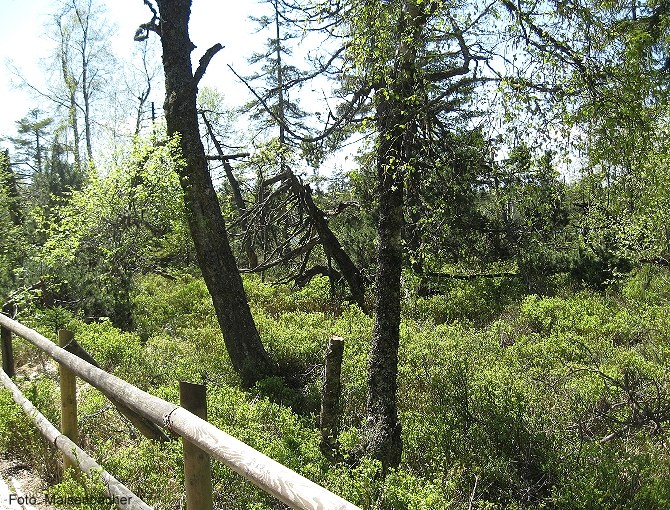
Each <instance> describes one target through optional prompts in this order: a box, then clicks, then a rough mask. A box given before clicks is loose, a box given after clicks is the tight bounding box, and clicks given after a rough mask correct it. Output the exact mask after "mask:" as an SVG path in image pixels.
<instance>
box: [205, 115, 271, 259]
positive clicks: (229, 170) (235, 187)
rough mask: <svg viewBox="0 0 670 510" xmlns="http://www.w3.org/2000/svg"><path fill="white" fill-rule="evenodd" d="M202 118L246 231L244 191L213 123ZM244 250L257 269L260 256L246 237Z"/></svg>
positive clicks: (243, 241) (243, 242)
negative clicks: (226, 156)
mask: <svg viewBox="0 0 670 510" xmlns="http://www.w3.org/2000/svg"><path fill="white" fill-rule="evenodd" d="M200 116H201V117H202V120H203V122H204V123H205V127H206V128H207V133H208V134H209V137H210V138H211V139H212V142H213V143H214V146H215V147H216V152H217V153H218V154H219V157H220V158H221V162H222V164H223V169H224V171H225V172H226V178H227V179H228V184H230V190H231V192H232V194H233V203H234V204H235V208H236V209H237V214H238V215H239V217H240V222H241V225H242V230H243V231H244V230H246V228H247V223H248V222H247V218H246V214H247V204H246V203H245V202H244V197H243V196H242V189H241V188H240V183H239V182H238V180H237V179H236V178H235V174H234V173H233V167H232V165H231V164H230V162H229V161H228V160H227V159H225V157H224V156H225V154H224V152H223V147H221V143H219V140H218V138H216V133H214V128H213V127H212V123H211V122H210V121H209V119H208V118H207V116H206V115H205V113H204V112H201V114H200ZM242 248H243V249H244V252H245V253H246V255H247V262H248V263H249V269H254V268H255V267H257V266H258V255H257V254H256V251H255V250H254V247H253V244H252V242H251V239H250V238H249V237H248V236H246V235H245V236H244V238H243V239H242Z"/></svg>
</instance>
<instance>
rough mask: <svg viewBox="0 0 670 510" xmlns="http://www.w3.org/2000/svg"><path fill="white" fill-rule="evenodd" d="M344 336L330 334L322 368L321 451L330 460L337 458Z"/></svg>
mask: <svg viewBox="0 0 670 510" xmlns="http://www.w3.org/2000/svg"><path fill="white" fill-rule="evenodd" d="M343 353H344V338H342V337H339V336H335V335H331V337H330V340H329V342H328V350H327V351H326V362H325V366H324V369H323V386H322V387H321V414H320V417H319V424H320V427H319V428H320V429H321V443H320V445H319V446H320V449H321V453H323V454H324V456H325V457H326V458H328V459H329V460H331V461H334V460H339V457H340V455H339V451H338V447H337V435H338V423H339V419H340V394H341V393H342V382H341V379H340V375H341V372H342V355H343Z"/></svg>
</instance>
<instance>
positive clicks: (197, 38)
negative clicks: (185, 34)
mask: <svg viewBox="0 0 670 510" xmlns="http://www.w3.org/2000/svg"><path fill="white" fill-rule="evenodd" d="M99 3H100V4H104V5H105V7H106V14H105V18H107V19H108V20H109V22H110V24H112V25H114V26H115V28H116V29H115V30H114V34H115V35H114V37H113V40H112V45H113V50H114V53H115V54H116V55H117V57H119V58H121V59H128V58H130V56H131V54H132V51H133V47H134V45H136V44H137V43H135V42H134V41H133V35H134V34H135V31H136V29H137V27H138V25H139V24H140V23H144V22H147V21H149V19H150V17H151V15H150V12H149V10H148V9H147V7H146V6H145V5H144V4H143V1H142V0H99ZM57 4H58V2H54V1H53V0H0V65H2V70H3V72H2V73H0V100H1V102H2V116H1V117H0V137H3V136H7V135H13V134H14V132H15V122H16V121H18V120H19V119H21V118H22V117H24V116H25V115H26V114H27V113H28V111H29V110H31V109H32V108H35V107H37V106H39V104H37V103H36V101H35V100H34V98H32V97H31V94H30V93H29V92H28V91H26V90H24V89H18V88H17V87H16V85H17V83H18V82H19V80H18V79H17V77H15V76H13V75H12V72H11V71H10V68H9V67H8V66H7V62H8V61H11V63H12V65H13V66H14V67H16V68H18V69H19V70H20V72H21V73H22V74H23V76H25V78H26V79H27V80H28V81H29V82H30V83H31V84H32V85H34V86H35V87H37V88H44V79H45V78H44V77H45V72H44V69H43V67H41V64H40V62H41V61H42V62H44V63H46V61H47V60H48V59H49V58H50V56H51V54H52V52H53V48H54V45H55V42H53V41H51V40H49V38H48V37H47V36H46V28H45V27H46V25H47V24H48V23H49V22H50V16H51V15H52V14H53V13H55V12H56V10H57ZM258 11H259V5H258V4H257V3H256V2H253V1H252V2H249V1H244V2H221V1H218V0H194V2H193V9H192V15H191V26H190V33H191V39H192V40H193V42H194V44H195V45H196V46H197V48H196V50H195V51H194V52H193V61H194V64H195V65H196V66H197V62H198V60H199V58H200V57H201V56H202V54H203V53H204V52H205V51H206V50H207V48H209V47H210V46H212V45H214V44H215V43H217V42H220V43H221V44H223V45H224V46H225V48H224V50H223V51H221V52H220V53H219V54H218V55H217V56H216V57H215V58H214V60H213V61H212V63H211V64H210V67H209V68H208V71H207V74H206V76H205V78H204V79H203V81H202V82H201V84H202V86H205V85H208V86H212V87H215V88H217V89H218V90H220V91H221V92H223V93H224V94H225V96H226V99H227V102H228V104H229V105H231V106H233V105H234V106H237V105H240V104H242V103H243V102H244V101H245V100H247V98H248V91H247V89H246V87H245V86H244V85H243V84H241V83H239V81H238V80H237V79H236V78H235V77H234V76H233V75H232V73H231V72H230V71H229V70H228V68H227V66H226V64H230V65H232V66H233V67H235V68H236V69H244V68H245V67H246V59H247V57H248V56H249V55H250V54H251V52H252V49H253V48H260V47H262V44H263V42H264V40H265V37H266V36H265V35H261V34H255V33H254V32H255V31H256V28H255V26H254V24H253V23H252V22H250V21H249V20H248V17H249V16H250V15H252V14H256V15H258V14H259V12H258ZM152 36H153V37H152V43H154V44H156V45H159V44H160V43H159V41H158V37H156V36H155V34H152ZM152 100H154V101H155V102H156V103H157V105H158V106H160V105H162V102H163V98H162V97H153V98H152Z"/></svg>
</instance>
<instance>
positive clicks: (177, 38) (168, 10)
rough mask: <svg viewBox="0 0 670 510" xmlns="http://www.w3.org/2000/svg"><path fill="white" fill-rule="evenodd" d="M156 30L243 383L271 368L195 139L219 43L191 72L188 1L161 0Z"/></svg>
mask: <svg viewBox="0 0 670 510" xmlns="http://www.w3.org/2000/svg"><path fill="white" fill-rule="evenodd" d="M158 6H159V14H160V25H159V27H160V28H159V30H160V35H161V42H162V46H163V68H164V71H165V96H166V99H165V118H166V121H167V130H168V134H169V135H170V136H172V135H178V136H179V139H180V147H181V151H182V155H183V157H184V160H185V165H184V166H183V168H182V169H180V180H181V185H182V188H183V190H184V202H185V205H186V210H187V214H188V222H189V227H190V230H191V235H192V236H193V241H194V244H195V249H196V252H197V255H198V261H199V264H200V268H201V270H202V274H203V277H204V279H205V283H206V285H207V288H208V289H209V292H210V294H211V296H212V301H213V303H214V308H215V310H216V315H217V318H218V321H219V325H220V326H221V331H222V332H223V336H224V339H225V343H226V348H227V350H228V353H229V354H230V358H231V361H232V363H233V366H234V368H235V370H236V371H237V373H238V374H239V375H240V377H241V379H242V384H243V385H245V386H252V385H253V384H254V383H256V382H257V381H259V380H260V379H263V378H265V377H267V376H269V375H272V374H273V373H274V369H273V366H272V364H271V362H270V360H269V358H268V355H267V353H266V352H265V349H264V348H263V345H262V343H261V340H260V336H259V334H258V331H257V329H256V325H255V323H254V320H253V317H252V316H251V311H250V309H249V304H248V302H247V299H246V294H245V292H244V287H243V286H242V278H241V277H240V273H239V271H238V269H237V266H236V264H235V258H234V256H233V253H232V251H231V249H230V244H229V242H228V234H227V231H226V225H225V221H224V219H223V216H222V213H221V207H220V204H219V201H218V199H217V196H216V193H215V190H214V187H213V185H212V180H211V177H210V175H209V170H208V167H207V160H206V158H205V150H204V147H203V145H202V141H201V139H200V132H199V126H198V113H197V109H196V95H197V86H198V80H199V78H200V77H201V76H202V73H204V70H205V67H206V63H207V62H208V61H209V59H211V57H212V56H213V54H214V53H216V51H217V50H218V49H220V45H219V46H218V47H214V48H212V49H210V50H209V51H208V52H207V53H206V54H205V57H203V60H201V66H200V67H199V68H198V70H197V71H196V74H195V76H194V75H193V71H192V67H191V51H192V50H193V48H194V46H193V43H192V42H191V40H190V38H189V33H188V22H189V17H190V11H191V2H190V0H189V1H184V0H161V1H160V2H159V3H158Z"/></svg>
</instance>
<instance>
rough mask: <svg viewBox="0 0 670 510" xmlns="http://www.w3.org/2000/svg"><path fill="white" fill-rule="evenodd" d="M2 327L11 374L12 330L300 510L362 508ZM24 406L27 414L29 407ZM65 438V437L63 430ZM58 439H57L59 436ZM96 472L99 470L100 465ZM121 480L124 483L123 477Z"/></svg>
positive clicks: (12, 325)
mask: <svg viewBox="0 0 670 510" xmlns="http://www.w3.org/2000/svg"><path fill="white" fill-rule="evenodd" d="M0 327H1V329H2V334H1V335H0V337H1V338H2V353H3V369H4V371H5V372H6V373H7V374H8V375H12V374H13V372H14V366H13V363H14V361H13V356H12V341H11V333H14V334H16V335H18V336H20V337H22V338H24V339H26V340H27V341H29V342H30V343H31V344H33V345H34V346H35V347H37V348H38V349H39V350H41V351H43V352H44V353H46V354H47V355H48V356H49V357H51V358H52V359H54V360H55V361H57V362H58V363H59V364H60V366H61V367H62V368H63V367H64V368H65V369H67V370H69V371H71V372H72V373H73V374H75V375H76V376H78V377H80V378H81V379H83V380H84V381H86V382H87V383H89V384H91V385H92V386H94V387H95V388H97V389H98V390H100V391H101V392H102V393H103V394H105V395H106V396H107V397H108V398H109V399H110V400H112V401H113V402H115V403H120V404H121V405H123V406H125V407H127V408H128V409H130V410H131V411H132V412H134V413H136V414H137V415H139V416H141V417H142V418H144V419H146V420H149V421H150V422H152V423H154V424H156V425H159V426H161V427H164V428H167V429H168V430H170V431H172V432H173V433H175V434H177V435H179V436H180V437H182V439H183V440H184V442H185V444H186V443H190V444H191V445H194V446H195V447H197V448H199V449H200V450H202V451H203V452H205V453H206V454H207V455H209V456H211V457H213V458H214V459H216V460H219V461H221V462H223V463H224V464H225V465H226V466H228V467H229V468H230V469H232V470H233V471H235V472H237V473H239V474H240V475H242V476H243V477H245V478H246V479H248V480H249V481H250V482H252V483H253V484H254V485H256V486H257V487H259V488H261V489H262V490H263V491H265V492H266V493H268V494H270V495H272V496H274V497H275V498H276V499H278V500H280V501H282V502H283V503H285V504H287V505H289V506H290V507H291V508H295V509H300V510H356V509H358V510H360V509H359V508H358V507H357V506H355V505H353V504H351V503H349V502H348V501H345V500H344V499H342V498H341V497H339V496H337V495H336V494H333V493H332V492H330V491H328V490H326V489H324V488H323V487H321V486H320V485H317V484H316V483H314V482H312V481H310V480H308V479H307V478H305V477H303V476H301V475H299V474H298V473H296V472H295V471H292V470H291V469H289V468H287V467H286V466H283V465H282V464H280V463H278V462H276V461H274V460H272V459H271V458H269V457H268V456H266V455H264V454H262V453H260V452H258V451H256V450H254V449H253V448H251V447H250V446H248V445H246V444H245V443H243V442H241V441H239V440H238V439H236V438H234V437H232V436H230V435H228V434H226V433H225V432H224V431H222V430H220V429H218V428H216V427H215V426H213V425H212V424H210V423H208V422H207V421H206V420H205V419H203V418H200V417H199V416H197V415H196V414H193V413H192V412H190V411H188V410H187V409H185V408H184V407H181V406H177V405H175V404H172V403H170V402H167V401H165V400H163V399H160V398H158V397H155V396H153V395H150V394H149V393H146V392H144V391H142V390H140V389H139V388H136V387H135V386H133V385H131V384H129V383H127V382H126V381H124V380H122V379H119V378H118V377H115V376H113V375H111V374H109V373H107V372H105V371H104V370H101V369H100V368H98V367H96V366H94V365H92V364H91V363H88V362H87V361H84V360H83V359H81V358H79V357H78V356H75V355H74V354H71V353H70V352H68V351H66V350H64V349H62V348H60V347H58V346H57V345H56V344H54V343H53V342H52V341H51V340H49V339H47V338H45V337H44V336H42V335H40V334H39V333H37V332H36V331H34V330H32V329H30V328H27V327H26V326H24V325H22V324H20V323H19V322H17V321H14V320H12V319H10V318H9V317H7V316H5V315H2V314H0ZM2 380H3V382H4V381H9V378H8V377H3V378H2ZM10 384H11V381H10ZM12 386H13V384H12ZM14 388H15V387H14ZM11 391H12V392H13V394H15V396H16V392H18V389H15V390H14V389H12V390H11ZM19 394H20V392H19ZM24 409H25V410H26V411H27V412H28V409H26V407H24ZM40 416H41V415H40ZM42 418H43V417H42ZM40 421H41V420H40ZM44 421H46V419H45V420H44ZM51 433H53V431H52V432H51ZM60 436H61V437H64V436H63V435H62V434H60ZM54 443H56V441H55V439H54ZM73 446H76V445H74V444H70V443H68V444H67V447H66V449H67V448H70V451H73V450H72V448H73ZM61 450H62V449H61ZM75 453H76V455H75V458H76V460H77V462H78V464H79V465H80V466H81V468H82V469H83V470H84V471H85V470H86V467H85V466H84V464H83V463H82V462H81V459H82V458H83V457H82V456H81V454H79V451H78V450H75ZM82 453H83V452H82ZM84 455H85V454H84ZM91 460H92V459H91ZM97 470H98V471H99V470H100V468H99V466H98V468H97ZM106 476H108V477H110V478H109V480H110V482H109V483H110V484H111V485H110V486H114V483H113V482H115V480H114V479H113V478H112V477H111V475H109V474H107V473H106ZM116 483H117V484H118V485H121V484H120V483H119V482H118V481H116ZM121 487H123V486H121ZM124 489H125V491H127V490H128V489H126V488H125V487H123V489H121V488H119V490H120V491H121V492H118V493H115V495H117V496H118V495H119V494H121V493H123V494H124V495H126V496H129V495H128V494H127V493H126V492H124V491H123V490H124ZM131 494H132V493H131ZM133 496H134V495H133ZM118 499H119V498H118V497H117V498H115V501H117V506H119V508H133V509H135V508H143V509H146V508H150V507H148V506H147V505H146V504H144V503H142V502H141V501H140V500H139V498H137V497H133V498H132V499H131V501H133V502H134V504H136V505H139V506H121V505H120V504H119V503H118ZM187 504H188V502H187ZM141 505H144V506H141Z"/></svg>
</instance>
